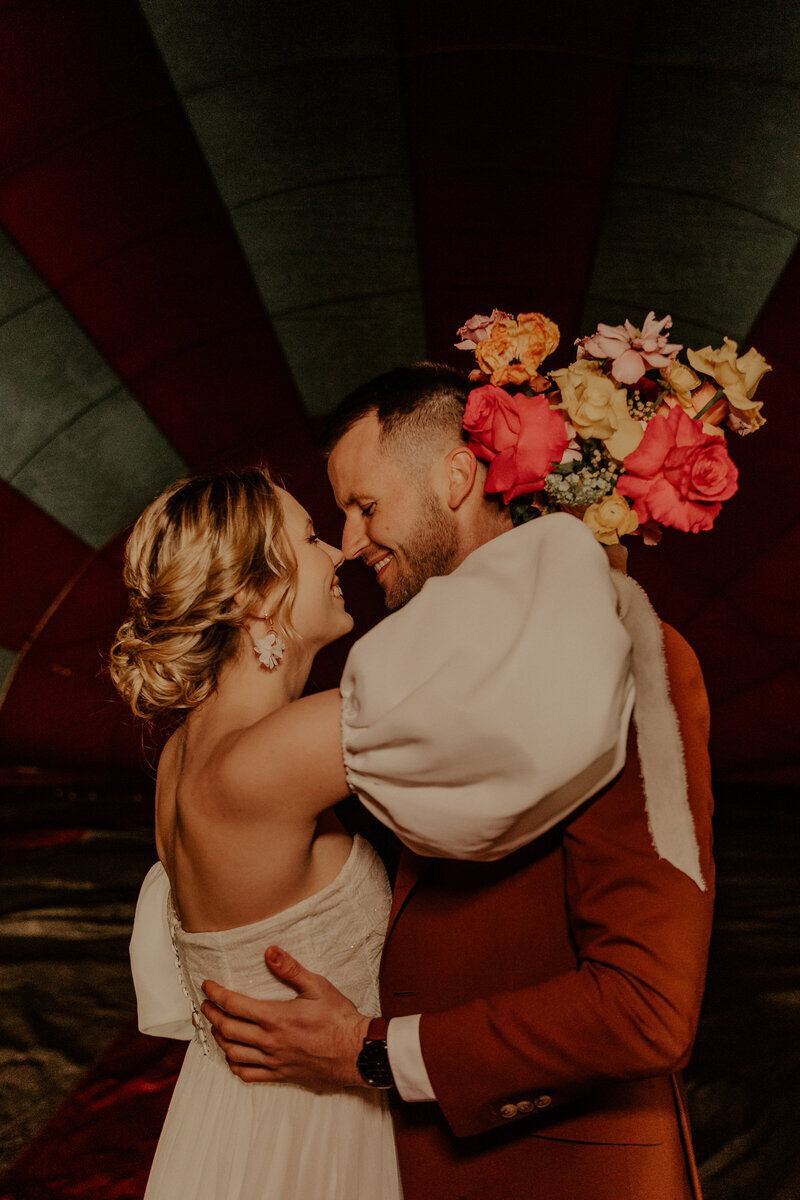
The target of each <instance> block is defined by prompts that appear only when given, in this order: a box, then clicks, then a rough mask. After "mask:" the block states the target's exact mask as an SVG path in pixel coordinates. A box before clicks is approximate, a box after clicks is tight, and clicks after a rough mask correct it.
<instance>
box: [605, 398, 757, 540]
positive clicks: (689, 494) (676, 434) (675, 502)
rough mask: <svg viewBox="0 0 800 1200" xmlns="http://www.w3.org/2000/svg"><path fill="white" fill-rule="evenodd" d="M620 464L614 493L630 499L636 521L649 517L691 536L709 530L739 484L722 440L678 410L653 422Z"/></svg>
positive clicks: (673, 410)
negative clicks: (621, 464)
mask: <svg viewBox="0 0 800 1200" xmlns="http://www.w3.org/2000/svg"><path fill="white" fill-rule="evenodd" d="M623 465H624V467H625V472H624V473H623V474H622V475H621V476H620V477H619V479H618V480H617V491H618V492H621V493H622V495H623V496H630V498H631V499H632V500H633V501H634V505H633V508H634V511H635V513H636V515H637V517H638V518H639V520H640V522H642V524H644V522H646V521H649V520H651V519H653V520H655V521H659V522H660V523H661V524H662V525H671V526H673V527H674V528H675V529H684V530H686V531H687V532H689V533H699V532H700V530H701V529H711V527H712V525H713V524H714V521H715V520H716V518H717V516H718V515H719V511H720V509H721V508H722V501H723V500H728V499H729V498H730V497H731V496H732V495H733V493H734V492H735V491H736V489H737V487H738V486H739V485H738V482H737V480H738V477H739V472H738V471H737V469H736V467H735V466H734V464H733V463H732V462H731V459H730V457H729V455H728V449H727V446H726V445H725V440H724V438H722V437H721V436H718V435H715V434H709V433H704V432H703V429H702V427H701V426H700V425H699V423H698V422H697V421H693V420H692V419H691V417H688V416H687V415H686V413H685V412H684V411H683V409H682V408H679V407H677V406H676V407H675V408H673V409H670V412H669V416H666V417H662V416H656V417H653V418H652V420H651V421H650V422H649V424H648V426H647V429H646V430H645V435H644V437H643V438H642V440H641V442H640V444H639V446H638V447H637V449H636V450H634V451H633V453H632V454H629V455H628V456H627V458H626V459H625V461H624V464H623Z"/></svg>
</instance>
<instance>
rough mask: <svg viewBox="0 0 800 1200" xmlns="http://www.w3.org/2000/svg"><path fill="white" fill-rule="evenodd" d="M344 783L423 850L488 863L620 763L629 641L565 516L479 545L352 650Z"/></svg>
mask: <svg viewBox="0 0 800 1200" xmlns="http://www.w3.org/2000/svg"><path fill="white" fill-rule="evenodd" d="M341 691H342V698H343V706H342V747H343V754H344V763H345V770H346V773H347V778H348V782H349V785H350V787H351V788H352V789H353V791H354V792H356V793H357V794H358V796H359V797H360V799H361V800H362V802H363V803H364V805H365V806H366V807H367V808H368V809H369V810H370V811H371V812H372V813H373V814H374V815H375V816H376V817H377V818H378V819H379V820H381V821H382V822H383V823H384V824H386V825H388V826H389V827H390V828H391V829H393V830H394V832H395V833H397V834H398V836H399V837H400V838H401V839H402V840H403V841H404V842H405V843H406V844H407V845H408V846H410V847H411V848H412V850H415V851H416V852H417V853H419V854H423V855H429V856H434V857H449V858H464V859H477V860H491V859H494V858H500V857H502V856H503V855H505V854H509V853H510V852H511V851H513V850H516V849H517V848H518V847H519V846H522V845H524V844H525V843H527V842H529V841H531V840H533V839H534V838H535V837H538V836H539V834H541V833H544V832H545V831H546V830H547V829H549V828H550V827H551V826H552V825H554V824H556V823H557V822H558V821H559V820H561V819H562V818H563V817H564V816H566V815H567V814H569V813H570V812H572V811H573V810H574V809H575V808H577V807H578V805H580V804H581V803H582V801H583V800H585V799H587V798H588V797H589V796H592V795H593V794H594V793H595V792H597V791H598V790H599V789H600V788H602V787H603V786H605V784H607V783H609V782H610V781H611V780H612V779H613V778H614V776H615V775H616V774H617V773H618V772H619V771H620V770H621V768H622V766H623V763H624V761H625V750H626V739H627V733H628V724H629V720H630V715H631V709H632V706H633V700H634V687H633V679H632V674H631V642H630V638H629V637H628V634H627V633H626V631H625V628H624V627H623V625H622V623H621V621H620V618H619V616H618V613H617V594H616V590H615V588H614V585H613V583H612V581H611V572H610V569H609V565H608V559H607V558H606V555H605V553H604V552H603V550H602V549H601V547H600V546H599V545H598V543H597V542H596V541H595V539H594V537H593V535H592V534H591V533H590V531H589V530H588V529H587V527H586V526H585V525H584V524H583V523H582V522H581V521H577V520H576V519H575V518H574V517H572V516H569V515H568V514H566V513H557V514H553V515H552V516H547V517H541V518H539V519H538V520H535V521H531V522H529V523H528V524H526V525H522V526H520V527H519V528H517V529H512V530H509V531H508V532H507V533H504V534H501V535H500V536H499V537H497V538H494V539H493V540H492V541H490V542H487V543H486V544H485V545H483V546H481V547H480V548H479V549H477V550H475V551H473V553H472V554H470V555H469V557H468V558H467V559H466V560H465V561H464V562H463V563H462V564H461V565H460V566H459V567H458V568H457V569H456V570H455V571H453V572H452V573H451V574H450V575H446V576H442V577H437V578H432V579H429V580H428V581H427V582H426V584H425V585H424V587H423V588H422V590H421V591H420V592H419V594H418V595H417V596H415V597H414V598H413V599H412V600H411V601H409V603H408V604H407V605H406V606H405V608H402V609H400V610H399V611H398V612H396V613H393V614H392V615H391V616H389V617H387V618H386V619H385V620H384V621H381V622H380V624H378V625H376V626H375V628H374V629H372V630H370V632H369V633H368V634H366V636H365V637H362V638H361V639H360V640H359V641H358V642H356V644H355V645H354V646H353V648H352V650H351V652H350V654H349V656H348V659H347V663H346V664H345V670H344V674H343V676H342V683H341Z"/></svg>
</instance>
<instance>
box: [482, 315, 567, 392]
mask: <svg viewBox="0 0 800 1200" xmlns="http://www.w3.org/2000/svg"><path fill="white" fill-rule="evenodd" d="M559 336H560V335H559V331H558V326H557V325H556V324H555V322H554V321H551V320H550V319H549V317H545V316H544V315H543V314H542V313H520V314H519V316H518V317H517V319H516V320H514V319H513V317H507V316H502V317H500V318H499V319H498V320H497V321H495V323H494V326H493V327H492V332H491V334H490V335H489V337H488V338H486V339H485V340H484V341H482V342H479V343H478V345H477V346H476V348H475V358H476V359H477V362H478V366H479V367H480V368H481V370H482V371H485V372H486V374H487V375H488V376H489V377H490V379H491V381H492V383H494V384H496V385H497V386H498V387H500V386H502V385H503V384H506V383H516V384H522V383H529V382H531V381H536V380H538V378H539V366H540V365H541V363H542V362H543V361H544V360H545V359H546V358H547V356H548V355H549V354H552V353H553V351H554V350H555V348H556V346H557V345H558V340H559Z"/></svg>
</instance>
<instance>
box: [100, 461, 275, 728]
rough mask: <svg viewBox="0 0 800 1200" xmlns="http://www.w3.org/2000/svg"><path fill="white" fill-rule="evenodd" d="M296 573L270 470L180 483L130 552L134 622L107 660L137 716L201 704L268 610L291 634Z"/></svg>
mask: <svg viewBox="0 0 800 1200" xmlns="http://www.w3.org/2000/svg"><path fill="white" fill-rule="evenodd" d="M296 575H297V563H296V560H295V557H294V553H293V551H292V548H291V545H290V543H289V540H288V538H287V536H286V532H285V529H284V524H283V512H282V509H281V506H280V501H279V498H278V493H277V490H276V485H275V484H274V483H273V481H272V479H271V478H270V475H269V472H268V471H267V470H266V469H265V468H261V467H251V468H249V469H248V470H244V471H235V472H234V471H221V472H217V473H215V474H213V475H205V476H198V477H196V478H193V479H181V480H179V481H178V482H177V483H175V484H173V485H172V486H171V487H170V488H168V489H167V490H166V491H165V492H164V493H163V494H162V495H160V496H159V497H158V498H157V499H156V500H154V501H153V502H152V504H150V505H149V506H148V508H146V509H145V511H144V512H143V513H142V515H141V516H140V517H139V519H138V521H137V522H136V524H135V526H134V528H133V532H132V533H131V535H130V537H129V539H128V543H127V545H126V547H125V569H124V576H123V577H124V580H125V584H126V586H127V588H128V594H129V599H130V606H131V615H130V617H129V618H128V620H127V621H125V622H124V623H123V624H122V625H121V626H120V629H119V630H118V632H117V637H116V641H115V643H114V645H113V647H112V649H111V654H110V662H109V672H110V674H111V678H112V680H113V682H114V684H115V686H116V688H117V691H118V692H119V693H120V695H121V696H122V697H123V699H124V700H126V701H127V703H128V704H129V705H130V707H131V709H132V710H133V712H134V714H135V715H136V716H137V717H141V718H143V719H144V720H147V721H162V720H164V719H167V720H169V719H172V720H175V719H176V718H179V717H180V715H181V713H182V711H184V710H185V711H188V710H190V709H193V708H196V707H197V705H198V704H201V703H202V701H203V700H205V699H206V698H207V697H208V696H210V695H211V694H212V692H213V691H214V689H215V688H216V686H217V681H218V678H219V673H220V670H221V668H222V667H223V665H224V664H225V663H226V662H228V661H229V660H230V659H231V658H233V657H234V656H235V655H236V653H237V650H238V648H239V639H240V630H241V628H242V626H243V623H244V619H245V616H246V615H247V614H248V613H252V612H261V613H265V612H267V611H269V613H270V615H271V616H272V617H273V618H274V619H275V623H276V625H278V626H280V629H281V632H283V633H285V634H287V635H288V636H289V637H292V636H295V635H294V633H293V629H292V625H291V620H290V613H291V607H292V603H293V601H294V598H295V594H296V588H297V584H296ZM240 590H242V591H243V593H244V594H243V596H242V597H241V601H242V602H241V604H237V603H236V602H235V601H234V596H235V594H236V593H237V592H238V591H240ZM268 592H269V598H268V600H267V601H265V597H266V595H267V593H268ZM267 605H268V608H267V607H266V606H267Z"/></svg>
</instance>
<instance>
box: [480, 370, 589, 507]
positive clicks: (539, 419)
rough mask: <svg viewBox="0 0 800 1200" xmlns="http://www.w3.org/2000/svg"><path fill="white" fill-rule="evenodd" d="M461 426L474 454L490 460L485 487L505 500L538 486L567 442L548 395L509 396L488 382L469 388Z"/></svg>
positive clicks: (560, 419)
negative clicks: (478, 386) (472, 389)
mask: <svg viewBox="0 0 800 1200" xmlns="http://www.w3.org/2000/svg"><path fill="white" fill-rule="evenodd" d="M464 429H465V430H466V432H467V433H468V434H469V438H470V442H469V444H470V446H471V448H472V450H473V451H474V453H475V454H476V456H477V457H478V458H482V459H484V460H485V461H487V462H489V463H491V466H490V467H489V473H488V475H487V477H486V484H485V490H486V491H487V492H502V493H503V500H504V501H505V502H506V504H509V503H510V502H511V501H512V500H513V499H514V497H515V496H527V495H529V494H530V493H531V492H538V491H540V490H541V489H542V488H543V487H544V480H545V476H546V475H548V474H549V473H550V471H551V469H552V466H553V463H554V462H560V461H561V456H562V454H563V453H564V451H565V450H566V448H567V446H568V445H569V435H568V433H567V427H566V425H565V424H564V418H563V416H562V415H561V413H560V412H559V411H558V410H554V409H552V408H551V407H550V405H549V404H548V402H547V397H546V396H524V395H521V394H520V395H516V396H510V395H509V394H508V392H506V391H504V390H503V389H502V388H498V387H494V386H493V385H492V384H487V385H486V387H482V388H475V390H474V391H472V392H470V395H469V400H468V402H467V408H466V411H465V413H464Z"/></svg>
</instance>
